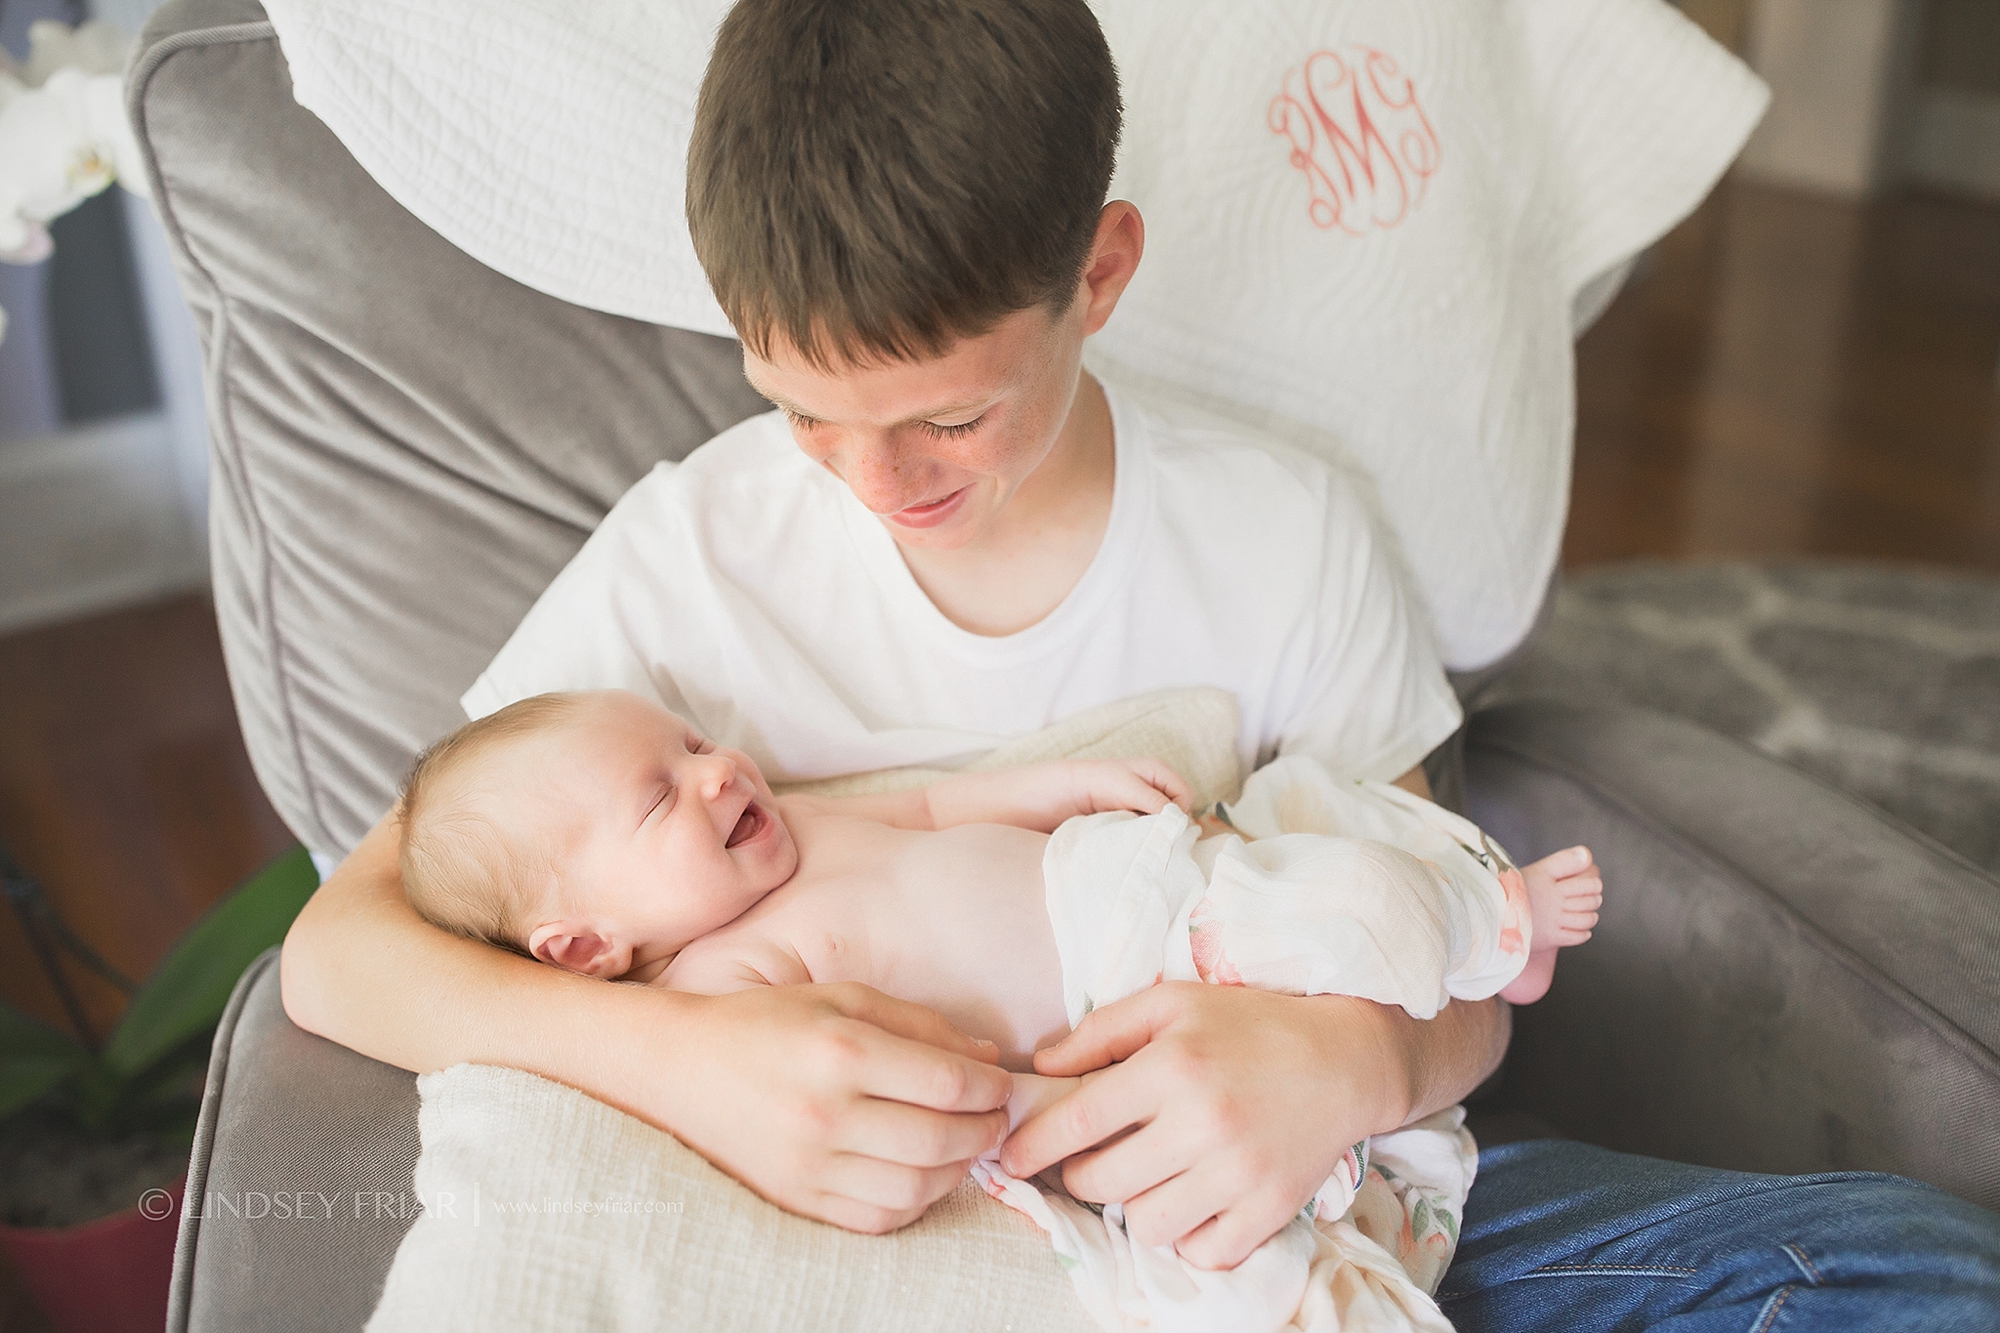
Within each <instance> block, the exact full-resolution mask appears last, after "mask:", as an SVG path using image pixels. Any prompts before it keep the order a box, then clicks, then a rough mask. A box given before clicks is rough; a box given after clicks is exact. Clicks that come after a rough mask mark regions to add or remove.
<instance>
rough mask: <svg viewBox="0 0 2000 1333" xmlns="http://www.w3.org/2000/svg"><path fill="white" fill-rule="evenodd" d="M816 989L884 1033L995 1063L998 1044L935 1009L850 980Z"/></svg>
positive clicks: (841, 1007) (998, 1052) (839, 1007)
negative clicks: (953, 1022) (960, 1027)
mask: <svg viewBox="0 0 2000 1333" xmlns="http://www.w3.org/2000/svg"><path fill="white" fill-rule="evenodd" d="M820 989H821V990H823V991H824V992H825V993H826V998H827V999H828V1000H829V1001H831V1002H832V1003H833V1005H834V1007H836V1008H837V1009H839V1010H840V1012H842V1013H844V1014H846V1015H847V1016H848V1017H849V1018H858V1019H860V1020H861V1021H862V1022H864V1023H872V1024H873V1025H874V1026H876V1027H878V1028H881V1029H882V1030H883V1031H884V1032H891V1033H894V1034H895V1035H896V1036H899V1037H907V1038H909V1039H910V1040H911V1041H920V1042H922V1043H923V1044H924V1045H926V1046H935V1047H936V1048H937V1049H939V1050H940V1051H949V1052H951V1053H952V1054H954V1055H963V1056H967V1057H969V1058H971V1059H974V1060H979V1061H983V1062H984V1063H986V1064H989V1065H991V1064H998V1063H999V1060H1000V1048H999V1047H998V1046H995V1045H994V1044H993V1043H992V1042H990V1041H986V1040H983V1039H981V1038H977V1037H968V1036H966V1035H965V1034H964V1033H963V1032H960V1031H959V1030H958V1029H957V1028H955V1027H953V1026H952V1025H951V1022H950V1020H949V1019H947V1018H945V1016H944V1015H943V1014H940V1013H939V1012H938V1011H937V1010H935V1009H927V1008H925V1007H924V1006H923V1005H921V1004H912V1003H911V1002H910V1001H908V1000H899V999H897V998H896V997H895V996H893V995H885V994H883V993H882V992H881V991H878V990H876V989H875V988H874V987H873V986H863V985H860V984H859V983H854V982H843V983H839V984H836V985H831V986H824V987H821V988H820Z"/></svg>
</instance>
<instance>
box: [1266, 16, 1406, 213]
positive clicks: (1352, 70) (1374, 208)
mask: <svg viewBox="0 0 2000 1333" xmlns="http://www.w3.org/2000/svg"><path fill="white" fill-rule="evenodd" d="M1266 120H1267V121H1268V123H1269V124H1270V126H1271V132H1272V133H1273V134H1280V135H1283V136H1284V137H1285V138H1286V139H1288V140H1289V141H1290V142H1291V145H1292V152H1291V162H1292V165H1293V166H1294V167H1296V168H1298V169H1299V170H1300V171H1301V172H1303V173H1304V174H1305V178H1306V182H1307V185H1308V186H1309V187H1310V188H1311V190H1312V203H1311V205H1310V206H1309V207H1308V208H1307V210H1306V211H1307V212H1308V214H1310V216H1311V217H1312V220H1313V224H1314V225H1315V226H1318V227H1320V228H1323V229H1325V230H1327V231H1331V230H1333V229H1334V228H1336V227H1338V228H1339V229H1340V230H1342V231H1344V232H1346V233H1348V234H1349V235H1350V236H1362V235H1366V234H1367V231H1368V228H1369V227H1370V226H1371V225H1373V226H1377V227H1384V228H1387V227H1394V226H1397V225H1399V224H1400V223H1401V222H1402V221H1403V219H1404V218H1406V217H1408V216H1409V215H1410V210H1412V209H1414V208H1415V207H1416V206H1417V205H1418V204H1420V203H1422V202H1423V198H1424V190H1425V188H1426V187H1427V186H1428V185H1429V184H1430V179H1431V177H1432V176H1434V175H1436V174H1437V169H1438V161H1439V158H1440V155H1441V154H1440V148H1439V144H1438V136H1437V131H1436V130H1435V129H1434V128H1432V126H1431V122H1430V117H1428V116H1426V115H1425V114H1424V108H1423V106H1422V104H1420V103H1419V102H1418V101H1417V85H1416V81H1415V80H1413V79H1411V78H1410V77H1409V76H1408V75H1406V74H1404V73H1403V72H1402V68H1401V67H1400V66H1399V65H1397V63H1396V61H1395V58H1394V57H1393V56H1389V55H1386V54H1384V53H1383V52H1381V51H1377V50H1375V49H1374V48H1372V47H1367V46H1350V47H1348V48H1346V50H1345V52H1344V53H1343V52H1340V51H1317V52H1314V53H1313V55H1312V56H1310V57H1309V58H1308V59H1307V60H1306V63H1305V67H1304V68H1303V69H1295V70H1293V71H1291V72H1290V73H1289V74H1287V75H1285V90H1284V91H1283V92H1281V93H1279V94H1278V95H1277V96H1276V97H1274V98H1272V99H1271V109H1270V111H1269V112H1268V113H1267V115H1266ZM1392 140H1393V142H1392Z"/></svg>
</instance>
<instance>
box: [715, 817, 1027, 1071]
mask: <svg viewBox="0 0 2000 1333" xmlns="http://www.w3.org/2000/svg"><path fill="white" fill-rule="evenodd" d="M829 822H830V823H831V821H829ZM841 822H842V823H851V824H853V825H854V827H852V828H843V827H838V826H834V827H828V828H820V829H814V830H811V831H809V832H807V834H806V836H805V837H803V838H801V839H800V848H799V851H800V865H799V871H798V873H797V874H795V875H794V876H793V878H792V880H791V882H789V883H787V884H786V885H785V886H784V887H783V888H782V889H780V890H778V891H777V892H776V893H774V894H773V895H771V898H768V899H766V900H765V902H764V903H761V904H759V908H758V910H756V911H754V912H753V913H751V914H750V915H749V916H747V917H746V918H744V920H743V921H742V922H740V923H739V924H740V925H741V926H742V927H745V928H746V930H754V931H755V932H756V934H757V935H758V936H759V937H761V941H762V942H763V943H764V944H766V945H768V946H771V947H778V948H783V949H786V950H789V951H791V953H792V954H794V955H795V956H796V957H797V958H798V960H799V962H800V963H801V964H803V966H804V969H805V971H806V972H807V973H808V974H809V975H810V976H811V979H812V980H813V981H815V982H834V981H858V982H862V983H864V984H866V985H869V986H873V987H875V988H876V989H878V990H881V991H883V992H885V993H886V994H889V995H894V996H896V997H898V998H899V999H905V1000H910V1001H913V1002H915V1003H918V1004H922V1005H925V1006H927V1007H929V1008H932V1009H936V1010H938V1011H939V1012H940V1013H942V1014H944V1015H945V1017H947V1018H949V1019H951V1020H952V1021H953V1022H954V1023H956V1024H958V1025H959V1026H960V1027H961V1028H962V1029H963V1030H965V1031H967V1032H969V1033H971V1034H972V1035H974V1036H981V1037H986V1038H988V1039H990V1040H993V1041H996V1042H999V1043H1000V1044H1001V1046H1002V1048H1003V1051H1005V1052H1010V1053H1014V1054H1017V1055H1020V1054H1025V1053H1031V1052H1032V1051H1033V1050H1034V1049H1035V1046H1036V1044H1038V1043H1039V1042H1040V1041H1041V1040H1043V1039H1045V1038H1046V1037H1049V1036H1052V1035H1056V1034H1059V1033H1060V1032H1061V1031H1062V1030H1063V1013H1062V972H1061V964H1060V961H1059V960H1058V958H1057V954H1056V947H1055V933H1054V931H1053V930H1052V929H1051V927H1050V925H1049V917H1048V908H1047V904H1046V893H1045V890H1044V887H1043V880H1042V852H1043V849H1044V848H1045V847H1046V845H1047V843H1048V839H1047V838H1046V837H1045V836H1043V835H1042V834H1038V833H1031V832H1029V831H1027V830H1024V829H1016V828H1007V827H1003V826H999V825H968V826H965V827H961V828H954V829H947V830H945V831H943V832H940V833H915V834H913V833H904V832H897V831H895V830H884V829H882V828H881V827H880V826H879V825H861V824H859V822H858V821H841ZM773 900H776V901H773ZM758 917H761V918H763V919H762V920H758V919H755V918H758ZM731 930H732V932H734V931H735V928H734V927H732V928H731Z"/></svg>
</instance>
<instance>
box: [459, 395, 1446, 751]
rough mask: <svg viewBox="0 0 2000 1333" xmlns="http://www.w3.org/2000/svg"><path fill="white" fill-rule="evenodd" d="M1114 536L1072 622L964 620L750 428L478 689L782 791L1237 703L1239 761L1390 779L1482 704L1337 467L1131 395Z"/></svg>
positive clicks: (610, 552)
mask: <svg viewBox="0 0 2000 1333" xmlns="http://www.w3.org/2000/svg"><path fill="white" fill-rule="evenodd" d="M1107 394H1108V395H1109V396H1110V401H1111V410H1112V421H1113V426H1114V430H1115V435H1116V441H1117V444H1116V469H1117V470H1116V480H1115V483H1114V486H1113V497H1112V503H1111V518H1110V523H1109V526H1108V527H1107V528H1106V530H1105V534H1104V540H1103V543H1102V545H1101V546H1100V548H1099V550H1098V552H1097V555H1096V557H1095V559H1093V560H1092V562H1091V564H1090V567H1089V569H1088V570H1086V571H1085V573H1084V575H1083V577H1082V579H1081V580H1079V581H1078V583H1077V585H1076V587H1075V588H1073V589H1072V590H1071V591H1070V593H1069V595H1068V596H1067V597H1066V598H1065V599H1064V600H1063V601H1062V603H1061V604H1060V605H1059V606H1057V607H1056V609H1055V610H1054V611H1052V612H1051V613H1050V614H1049V615H1048V616H1047V617H1045V618H1044V619H1043V620H1041V621H1040V622H1039V623H1037V624H1035V625H1033V626H1031V627H1030V628H1028V629H1025V630H1022V631H1021V632H1020V633H1018V634H1008V635H1003V636H999V637H988V636H982V635H978V634H973V633H970V632H968V631H966V630H963V629H960V628H959V627H958V626H956V625H954V624H952V623H951V622H950V621H949V620H947V619H946V618H945V616H944V615H943V614H942V613H941V612H939V611H938V609H937V608H936V607H935V606H934V605H932V603H931V601H930V599H929V598H928V597H926V596H925V595H924V593H923V591H922V589H921V588H919V587H918V585H917V582H916V580H915V579H914V578H913V577H912V576H911V574H910V571H909V569H908V567H907V566H905V565H904V563H903V559H902V555H901V553H900V552H899V551H898V549H897V547H896V544H895V542H894V540H893V539H892V538H891V537H890V535H889V533H888V531H887V530H886V529H885V528H884V527H883V526H882V523H881V521H880V520H879V519H877V518H876V517H875V516H874V515H872V514H870V513H869V512H868V511H867V510H866V509H865V508H864V507H863V506H862V505H861V503H860V502H859V501H858V500H856V499H855V498H854V496H853V495H852V494H851V493H850V492H849V491H848V490H847V488H846V487H845V486H844V485H843V484H842V483H841V482H840V480H839V479H838V478H836V477H834V476H832V475H831V474H830V473H828V472H826V471H825V470H824V469H822V468H820V467H819V466H817V465H816V464H814V463H813V462H812V461H811V460H809V459H808V458H807V457H806V456H805V455H804V454H803V453H802V452H801V451H800V450H799V448H798V446H797V445H796V444H795V443H794V442H793V440H792V436H791V431H790V429H789V428H788V427H787V425H786V423H785V421H784V419H783V418H782V417H781V416H780V415H779V414H777V413H775V412H774V413H770V414H767V415H764V416H759V417H753V418H751V419H750V420H748V421H745V422H743V423H741V424H740V425H738V426H736V427H734V428H733V429H731V430H729V431H726V432H725V433H723V434H722V435H720V436H718V437H716V438H715V439H714V440H711V441H710V442H709V443H707V444H705V445H703V446H702V447H701V448H699V449H697V450H695V451H694V452H693V453H692V454H690V455H689V456H688V458H687V459H686V461H684V462H682V463H680V464H678V465H676V464H671V463H663V464H661V465H660V466H659V467H658V468H656V469H655V470H654V471H653V472H652V473H651V474H650V475H648V476H647V477H645V478H644V479H642V480H641V481H640V482H639V483H638V484H637V485H635V486H633V488H632V489H631V490H630V491H629V492H627V493H626V495H625V497H624V498H623V499H621V500H620V501H619V502H618V504H617V506H616V507H615V508H613V509H612V511H611V513H610V514H609V515H607V516H606V517H605V520H604V522H603V524H602V526H600V527H599V528H598V530H597V532H596V533H595V534H593V535H592V537H591V538H590V540H589V541H588V542H587V543H585V545H584V547H583V549H582V550H581V551H579V552H577V555H576V558H575V559H574V560H572V561H571V562H570V564H569V567H568V568H566V569H564V570H563V572H562V573H561V574H560V575H558V576H557V578H556V580H555V582H554V583H552V584H550V585H549V588H548V591H546V592H545V593H543V594H542V597H541V600H539V601H538V602H536V603H535V606H534V608H533V609H532V610H530V611H529V612H528V615H527V617H526V618H525V619H524V620H523V621H522V622H521V625H520V627H519V628H518V629H516V630H515V631H514V635H513V637H512V638H511V639H509V640H508V642H507V644H506V646H505V647H503V648H502V649H501V650H500V652H499V654H498V655H497V656H496V657H495V658H494V659H493V662H492V663H491V664H490V665H489V666H488V667H487V669H486V671H485V672H484V673H483V674H482V675H481V676H480V677H479V679H478V680H477V681H476V682H475V683H474V684H473V686H472V688H471V689H470V690H469V691H467V693H466V695H465V697H464V700H463V702H464V706H465V710H466V712H467V714H468V715H470V716H473V717H479V716H483V715H485V714H487V713H490V712H493V711H495V710H497V709H499V708H502V707H504V706H505V705H507V704H509V703H511V702H513V701H515V700H517V699H523V698H526V697H528V696H530V695H533V694H537V693H540V692H542V691H546V690H557V689H589V688H623V689H629V690H634V691H637V692H638V693H640V694H643V695H646V696H648V697H651V698H654V699H657V700H659V701H660V702H662V703H664V704H665V705H666V706H667V707H669V708H671V709H673V710H674V711H676V712H678V713H680V714H682V715H683V716H685V717H687V718H688V719H689V720H690V721H691V722H693V723H694V724H695V725H696V726H697V727H698V728H700V729H701V730H702V731H703V732H704V733H705V734H706V735H708V736H709V737H711V738H712V739H714V740H716V741H718V742H720V743H722V744H725V745H731V746H735V747H737V748H740V749H742V750H744V751H746V752H747V753H748V754H749V755H750V756H751V758H753V759H755V760H756V761H757V763H758V765H759V766H760V767H761V768H763V770H764V772H765V775H766V777H767V778H769V779H770V780H771V781H773V782H780V783H782V782H793V781H804V780H808V779H813V778H820V777H828V776H832V775H835V774H842V773H853V772H863V771H867V770H872V769H879V768H897V767H902V766H905V765H913V764H917V765H931V766H940V767H953V766H956V765H958V764H960V763H963V762H967V761H969V760H971V759H973V758H976V757H977V756H979V755H980V754H983V753H984V752H986V751H988V750H990V749H992V748H994V747H995V746H997V745H1000V744H1002V743H1004V742H1006V741H1009V740H1012V739H1015V738H1017V737H1019V736H1022V735H1024V734H1026V733H1028V732H1031V731H1033V730H1035V729H1037V728H1039V727H1042V726H1046V725H1048V724H1049V723H1052V722H1057V721H1060V720H1062V719H1063V718H1066V717H1069V716H1071V715H1072V714H1075V713H1077V712H1080V711H1082V710H1084V709H1086V708H1092V707H1096V706H1098V705H1101V704H1106V703H1111V702H1115V701H1117V700H1120V699H1125V698H1130V697H1131V696H1133V695H1138V694H1144V693H1147V692H1149V691H1153V690H1161V689H1170V688H1176V687H1183V686H1195V685H1208V686H1220V687H1222V688H1224V689H1228V690H1232V691H1234V692H1235V694H1236V697H1237V699H1238V700H1239V701H1240V703H1241V706H1242V715H1243V728H1242V732H1241V734H1240V736H1239V737H1238V751H1239V757H1240V758H1241V759H1242V760H1243V761H1244V763H1245V764H1246V765H1247V764H1250V763H1252V762H1256V761H1259V760H1262V759H1266V758H1269V757H1270V756H1271V755H1273V754H1276V753H1280V752H1283V753H1287V754H1303V755H1308V756H1311V757H1313V758H1315V759H1318V760H1320V761H1321V762H1322V763H1324V764H1326V765H1327V767H1328V768H1329V769H1331V770H1332V771H1333V772H1334V773H1336V774H1339V775H1342V776H1350V777H1355V778H1379V779H1385V780H1386V779H1392V778H1395V777H1397V776H1398V775H1400V774H1402V773H1404V772H1407V771H1408V770H1409V769H1410V768H1412V767H1414V766H1415V765H1416V764H1417V763H1418V762H1419V761H1420V760H1421V759H1422V758H1423V756H1424V755H1425V754H1426V753H1427V752H1429V751H1430V750H1431V749H1432V748H1433V747H1435V746H1436V745H1437V744H1438V743H1439V742H1440V741H1442V740H1443V739H1444V738H1445V737H1447V736H1449V735H1450V734H1451V732H1452V731H1453V730H1454V729H1455V728H1456V727H1457V725H1458V721H1459V711H1458V703H1457V700H1456V698H1455V697H1454V696H1453V694H1452V692H1451V689H1450V687H1449V686H1448V685H1447V683H1446V681H1445V678H1444V672H1443V669H1442V668H1441V667H1440V666H1439V663H1438V658H1437V654H1436V651H1435V649H1434V648H1433V647H1432V646H1431V642H1430V639H1429V635H1428V630H1427V629H1426V627H1425V626H1424V624H1423V622H1422V620H1421V618H1419V617H1416V616H1414V615H1412V614H1411V610H1410V607H1409V604H1408V602H1407V601H1406V599H1405V597H1404V595H1403V593H1402V591H1401V587H1400V585H1399V582H1398V580H1397V578H1396V576H1395V574H1394V572H1393V569H1392V566H1391V564H1390V563H1389V561H1388V560H1387V559H1386V557H1385V555H1384V552H1383V551H1382V550H1381V548H1380V547H1379V545H1378V543H1377V539H1376V536H1375V534H1374V532H1373V531H1372V530H1371V528H1370V525H1369V521H1368V518H1367V514H1366V511H1365V510H1364V508H1363V507H1362V505H1361V504H1360V503H1359V502H1358V501H1357V499H1356V497H1355V496H1354V494H1353V493H1352V491H1351V490H1350V489H1349V487H1348V484H1347V483H1346V482H1345V481H1344V480H1342V479H1341V478H1340V477H1339V476H1338V475H1337V474H1336V473H1335V472H1333V471H1332V470H1331V469H1330V468H1328V467H1327V466H1326V465H1325V464H1324V463H1322V462H1320V461H1318V460H1316V459H1314V458H1312V457H1310V456H1309V455H1306V454H1303V453H1300V452H1297V451H1294V450H1290V449H1287V448H1285V447H1283V446H1280V445H1276V444H1272V443H1268V442H1263V441H1260V440H1259V439H1258V438H1257V437H1254V436H1249V435H1245V434H1242V433H1237V432H1231V431H1226V430H1224V429H1221V428H1216V429H1208V428H1202V429H1195V428H1188V427H1182V426H1174V427H1170V426H1168V425H1167V424H1166V423H1165V422H1163V421H1162V420H1161V419H1159V418H1157V417H1156V416H1154V415H1152V414H1151V413H1149V412H1146V411H1143V410H1141V409H1140V408H1139V407H1138V406H1137V405H1136V404H1135V403H1134V402H1133V401H1132V400H1131V399H1130V398H1129V397H1127V396H1124V395H1121V394H1118V393H1116V392H1115V391H1111V390H1107Z"/></svg>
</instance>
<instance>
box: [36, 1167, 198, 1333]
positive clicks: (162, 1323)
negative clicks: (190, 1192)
mask: <svg viewBox="0 0 2000 1333" xmlns="http://www.w3.org/2000/svg"><path fill="white" fill-rule="evenodd" d="M186 1188H187V1177H185V1176H183V1177H182V1178H181V1179H179V1180H177V1181H175V1182H174V1184H173V1186H172V1188H170V1189H166V1190H157V1191H149V1192H148V1194H147V1196H146V1197H145V1198H144V1199H142V1200H141V1201H140V1203H139V1204H138V1205H135V1206H133V1207H131V1208H127V1209H126V1210H125V1211H124V1212H122V1213H113V1214H112V1215H111V1216H109V1217H101V1218H99V1219H98V1220H97V1221H95V1222H85V1223H83V1224H82V1225H81V1226H73V1227H0V1250H5V1251H6V1252H7V1257H8V1258H9V1259H10V1260H12V1261H13V1264H14V1271H15V1272H16V1273H18V1274H20V1276H21V1285H22V1286H24V1287H26V1288H27V1289H28V1293H29V1294H30V1295H31V1296H33V1297H34V1298H35V1304H37V1305H39V1306H41V1307H42V1313H43V1314H45V1315H47V1316H48V1317H49V1322H51V1323H52V1324H54V1325H55V1326H56V1327H57V1328H58V1329H60V1330H62V1333H160V1330H161V1329H163V1328H165V1327H166V1326H167V1284H168V1282H169V1281H171V1280H172V1278H173V1272H174V1236H175V1234H176V1233H177V1232H178V1231H179V1229H180V1221H181V1193H182V1191H183V1190H185V1189H186Z"/></svg>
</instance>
